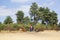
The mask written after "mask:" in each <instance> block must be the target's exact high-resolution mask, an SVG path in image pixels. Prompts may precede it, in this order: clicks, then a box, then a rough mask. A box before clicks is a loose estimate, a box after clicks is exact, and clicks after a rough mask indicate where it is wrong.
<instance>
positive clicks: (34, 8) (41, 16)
mask: <svg viewBox="0 0 60 40" xmlns="http://www.w3.org/2000/svg"><path fill="white" fill-rule="evenodd" d="M29 14H30V18H29V17H28V16H27V17H24V12H23V11H17V13H16V17H17V23H13V21H12V18H11V17H10V16H7V17H6V19H5V20H4V23H3V24H2V23H1V22H0V29H4V28H9V27H10V28H11V25H13V26H12V28H15V29H19V27H25V28H26V29H28V30H29V24H32V26H33V27H35V29H39V28H40V29H46V28H47V29H54V28H55V29H56V28H58V27H59V28H60V23H59V25H58V24H57V22H58V19H57V13H56V12H55V11H52V10H50V9H49V8H48V7H39V6H38V4H36V2H34V3H32V5H31V7H30V11H29ZM8 25H9V26H8ZM6 26H8V27H6Z"/></svg>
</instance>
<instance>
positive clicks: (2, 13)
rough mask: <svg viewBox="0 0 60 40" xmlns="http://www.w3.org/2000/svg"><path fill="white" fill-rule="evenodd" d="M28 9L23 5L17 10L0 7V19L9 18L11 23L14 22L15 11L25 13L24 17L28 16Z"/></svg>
mask: <svg viewBox="0 0 60 40" xmlns="http://www.w3.org/2000/svg"><path fill="white" fill-rule="evenodd" d="M29 8H30V6H29V5H23V6H20V7H18V8H13V9H11V8H7V7H6V6H0V17H1V19H2V17H6V16H11V17H12V19H13V21H14V22H16V16H15V14H16V13H17V11H18V10H22V11H23V12H24V13H25V16H28V15H29V14H28V12H29ZM4 19H5V18H4ZM2 20H3V19H2Z"/></svg>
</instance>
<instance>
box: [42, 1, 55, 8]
mask: <svg viewBox="0 0 60 40" xmlns="http://www.w3.org/2000/svg"><path fill="white" fill-rule="evenodd" d="M54 4H55V2H54V1H51V2H45V3H43V4H42V6H44V7H50V6H53V5H54Z"/></svg>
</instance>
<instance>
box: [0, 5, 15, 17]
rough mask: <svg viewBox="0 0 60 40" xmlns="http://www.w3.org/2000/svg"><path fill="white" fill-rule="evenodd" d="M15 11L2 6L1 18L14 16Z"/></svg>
mask: <svg viewBox="0 0 60 40" xmlns="http://www.w3.org/2000/svg"><path fill="white" fill-rule="evenodd" d="M14 11H15V10H12V9H9V8H7V7H6V6H0V16H8V15H13V14H14Z"/></svg>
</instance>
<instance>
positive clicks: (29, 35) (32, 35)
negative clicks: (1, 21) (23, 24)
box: [0, 31, 60, 40]
mask: <svg viewBox="0 0 60 40" xmlns="http://www.w3.org/2000/svg"><path fill="white" fill-rule="evenodd" d="M0 40H60V31H58V32H57V31H44V32H19V31H15V32H13V31H12V32H7V31H2V32H1V33H0Z"/></svg>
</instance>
